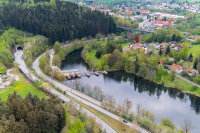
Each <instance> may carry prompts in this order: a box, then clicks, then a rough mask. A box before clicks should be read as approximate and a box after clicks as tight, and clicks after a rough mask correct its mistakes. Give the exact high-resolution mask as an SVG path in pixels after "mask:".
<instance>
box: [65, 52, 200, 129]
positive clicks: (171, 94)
mask: <svg viewBox="0 0 200 133" xmlns="http://www.w3.org/2000/svg"><path fill="white" fill-rule="evenodd" d="M80 53H81V50H77V51H74V52H72V53H70V54H69V55H68V56H67V57H66V59H65V60H64V61H63V63H62V65H63V66H62V69H63V70H68V69H78V70H79V73H86V72H90V71H91V70H90V69H89V68H88V66H87V65H86V64H85V63H84V61H83V60H82V59H81V56H80ZM77 81H78V82H80V83H81V84H85V85H90V86H91V87H94V86H98V87H100V88H101V90H102V91H103V93H104V94H105V95H111V96H113V98H115V101H116V103H120V102H121V103H122V102H123V101H124V100H125V99H126V98H128V100H130V101H131V102H132V104H133V107H132V110H133V111H135V110H136V105H137V104H140V105H141V106H142V107H143V108H145V109H146V110H148V111H150V112H152V113H153V114H155V120H156V122H160V120H161V119H162V118H163V117H165V118H168V119H170V120H171V121H172V122H173V123H174V124H175V125H176V126H177V127H178V128H179V129H180V128H181V125H182V124H183V121H184V120H189V121H191V122H192V125H193V127H194V129H193V130H192V132H194V133H199V132H200V98H198V97H194V96H189V95H187V94H183V93H181V92H179V91H177V90H175V89H171V88H166V87H164V86H161V85H156V84H154V83H151V82H149V81H146V80H143V79H142V78H138V77H136V76H135V75H133V74H128V73H126V72H112V73H108V74H107V75H100V76H98V77H97V76H94V75H93V76H91V77H90V78H88V77H82V78H81V79H76V81H75V80H70V81H65V82H64V83H65V84H66V85H68V86H71V87H75V82H77Z"/></svg>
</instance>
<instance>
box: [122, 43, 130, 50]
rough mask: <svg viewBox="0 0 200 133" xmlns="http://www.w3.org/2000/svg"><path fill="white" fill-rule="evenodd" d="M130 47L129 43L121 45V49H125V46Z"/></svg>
mask: <svg viewBox="0 0 200 133" xmlns="http://www.w3.org/2000/svg"><path fill="white" fill-rule="evenodd" d="M128 45H130V43H125V44H121V46H122V49H123V48H125V47H126V46H128Z"/></svg>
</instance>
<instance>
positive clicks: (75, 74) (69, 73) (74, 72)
mask: <svg viewBox="0 0 200 133" xmlns="http://www.w3.org/2000/svg"><path fill="white" fill-rule="evenodd" d="M60 72H61V73H62V74H64V75H65V77H66V78H67V79H68V80H71V79H74V78H81V77H83V76H86V77H90V76H92V75H96V76H99V75H101V74H107V71H94V72H87V73H79V71H78V69H71V70H61V71H60Z"/></svg>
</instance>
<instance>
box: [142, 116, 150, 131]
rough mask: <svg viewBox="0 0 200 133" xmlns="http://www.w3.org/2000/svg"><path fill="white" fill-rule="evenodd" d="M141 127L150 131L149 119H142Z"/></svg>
mask: <svg viewBox="0 0 200 133" xmlns="http://www.w3.org/2000/svg"><path fill="white" fill-rule="evenodd" d="M141 126H142V127H144V128H145V129H147V130H151V127H152V124H151V121H150V120H149V119H147V118H144V119H143V121H142V124H141Z"/></svg>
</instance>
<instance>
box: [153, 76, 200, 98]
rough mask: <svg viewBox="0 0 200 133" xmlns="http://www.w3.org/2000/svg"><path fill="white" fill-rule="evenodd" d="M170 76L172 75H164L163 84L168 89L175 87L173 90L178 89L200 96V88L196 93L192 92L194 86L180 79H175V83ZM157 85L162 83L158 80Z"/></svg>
mask: <svg viewBox="0 0 200 133" xmlns="http://www.w3.org/2000/svg"><path fill="white" fill-rule="evenodd" d="M170 75H171V74H169V73H168V74H165V75H163V82H164V84H165V85H166V86H167V87H173V88H178V89H181V90H183V91H187V92H189V93H191V94H197V95H200V88H199V89H197V90H195V91H192V90H191V88H192V86H193V85H192V84H190V83H188V82H186V81H184V80H182V79H180V78H178V77H175V80H174V81H171V80H170ZM156 82H157V83H160V80H156Z"/></svg>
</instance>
